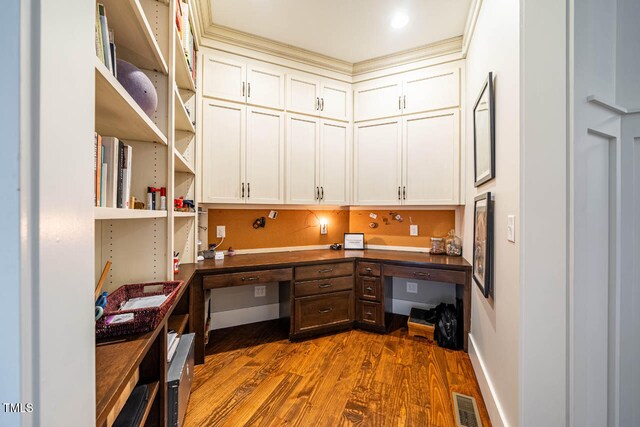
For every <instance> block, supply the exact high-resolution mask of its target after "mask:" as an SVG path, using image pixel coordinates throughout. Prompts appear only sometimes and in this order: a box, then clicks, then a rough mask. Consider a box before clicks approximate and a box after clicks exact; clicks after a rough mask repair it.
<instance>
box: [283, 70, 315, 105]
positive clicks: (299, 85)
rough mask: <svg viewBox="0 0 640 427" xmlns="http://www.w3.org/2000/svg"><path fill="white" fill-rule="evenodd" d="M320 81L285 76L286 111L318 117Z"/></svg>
mask: <svg viewBox="0 0 640 427" xmlns="http://www.w3.org/2000/svg"><path fill="white" fill-rule="evenodd" d="M319 101H320V81H319V80H317V79H313V78H310V77H306V76H305V77H303V76H298V75H293V74H289V75H287V110H288V111H291V112H294V113H303V114H312V115H318V114H319V112H320V105H319Z"/></svg>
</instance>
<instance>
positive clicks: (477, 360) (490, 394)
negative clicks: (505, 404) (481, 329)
mask: <svg viewBox="0 0 640 427" xmlns="http://www.w3.org/2000/svg"><path fill="white" fill-rule="evenodd" d="M469 358H470V359H471V364H472V365H473V370H474V371H475V373H476V378H477V379H478V384H479V385H480V392H481V393H482V398H483V399H484V404H485V406H486V407H487V412H489V418H490V419H491V423H492V424H493V425H494V427H509V424H508V423H507V420H506V417H505V416H504V412H503V410H502V406H501V405H500V400H498V396H497V395H496V390H495V388H494V387H493V382H492V381H491V378H490V377H489V374H488V373H487V369H486V367H485V364H484V360H483V359H482V355H481V354H480V353H479V352H478V348H477V346H476V343H475V341H474V340H473V335H471V334H469Z"/></svg>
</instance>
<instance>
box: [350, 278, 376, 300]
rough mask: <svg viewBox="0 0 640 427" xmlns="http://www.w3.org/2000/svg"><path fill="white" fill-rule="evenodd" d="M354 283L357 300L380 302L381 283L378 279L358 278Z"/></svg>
mask: <svg viewBox="0 0 640 427" xmlns="http://www.w3.org/2000/svg"><path fill="white" fill-rule="evenodd" d="M356 283H357V286H356V292H357V293H358V298H361V299H366V300H372V301H380V298H381V297H382V281H381V280H380V278H379V277H362V276H359V277H358V279H357V281H356Z"/></svg>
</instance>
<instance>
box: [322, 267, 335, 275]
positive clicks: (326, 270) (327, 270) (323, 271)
mask: <svg viewBox="0 0 640 427" xmlns="http://www.w3.org/2000/svg"><path fill="white" fill-rule="evenodd" d="M332 271H333V268H323V269H322V270H318V273H320V274H324V273H331V272H332Z"/></svg>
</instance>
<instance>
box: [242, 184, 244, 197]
mask: <svg viewBox="0 0 640 427" xmlns="http://www.w3.org/2000/svg"><path fill="white" fill-rule="evenodd" d="M242 198H243V199H244V182H243V183H242Z"/></svg>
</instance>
